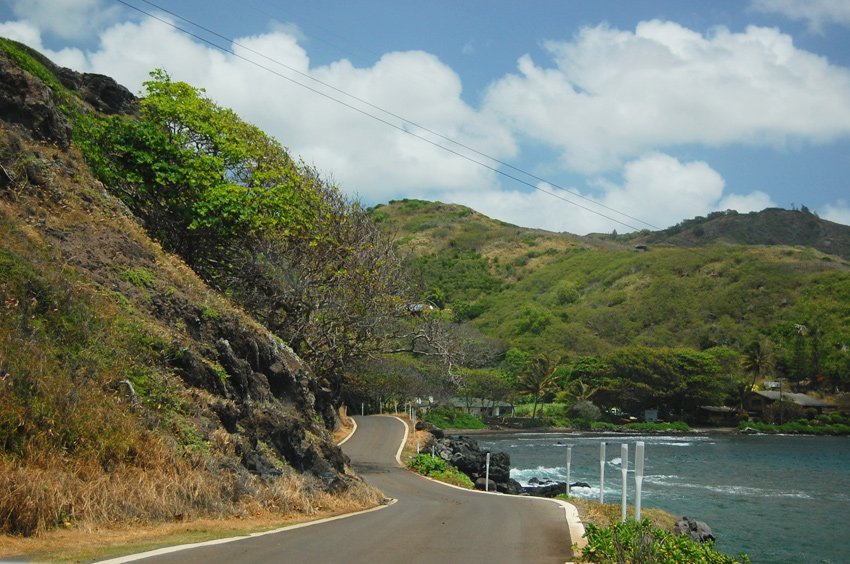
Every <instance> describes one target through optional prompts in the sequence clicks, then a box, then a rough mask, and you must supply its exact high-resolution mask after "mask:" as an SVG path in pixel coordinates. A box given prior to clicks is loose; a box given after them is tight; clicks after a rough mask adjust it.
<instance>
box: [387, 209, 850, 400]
mask: <svg viewBox="0 0 850 564" xmlns="http://www.w3.org/2000/svg"><path fill="white" fill-rule="evenodd" d="M458 210H459V207H458V206H450V205H447V204H440V203H428V202H422V201H415V203H414V202H413V201H406V202H391V203H390V204H389V205H386V206H381V207H380V210H379V211H380V212H381V214H382V217H383V218H384V221H383V222H382V223H381V227H382V228H385V229H386V230H387V232H388V233H393V234H394V235H396V236H398V237H399V239H398V240H399V247H400V248H401V249H403V250H405V251H409V252H410V253H411V254H412V255H413V258H412V259H411V260H413V261H414V262H416V261H417V260H419V258H420V257H423V256H432V257H436V256H440V255H442V254H446V255H447V256H453V255H452V253H457V251H458V249H459V248H460V247H451V246H450V245H449V241H451V240H455V239H457V235H459V234H461V233H463V234H465V237H466V241H467V243H465V246H464V247H463V248H466V249H474V250H473V251H471V252H473V253H475V260H476V261H479V262H480V263H481V266H480V268H479V270H478V272H479V273H481V274H482V275H483V274H484V270H485V269H484V267H483V264H484V260H485V259H486V260H487V261H488V272H489V275H490V276H493V277H495V278H496V279H497V280H499V281H500V282H501V286H499V287H498V289H491V290H481V289H480V288H483V286H480V287H479V290H476V291H475V292H474V295H472V294H471V295H470V296H467V297H462V296H461V297H459V296H458V295H455V293H456V292H455V291H454V290H453V286H451V285H444V284H443V283H442V280H444V279H445V276H446V274H445V273H443V272H441V271H440V268H442V266H443V265H442V263H440V262H439V261H437V260H435V259H433V258H432V259H428V260H429V261H430V262H428V265H429V269H430V270H429V271H427V272H426V271H424V270H422V271H420V274H421V278H422V281H423V282H424V283H425V288H424V289H423V294H425V295H427V294H428V293H429V292H431V291H434V290H435V289H438V290H440V292H439V293H440V294H441V296H442V300H443V303H444V304H445V305H446V306H447V307H454V302H455V301H456V300H460V301H464V302H467V303H476V304H480V305H482V306H483V307H482V308H481V311H480V312H476V314H477V315H475V316H474V317H473V316H460V317H458V319H461V318H463V319H464V320H468V321H469V322H470V323H472V324H473V325H475V326H476V327H478V328H479V329H481V331H482V332H483V333H485V334H486V335H489V336H492V337H495V338H498V339H499V340H501V341H502V342H503V343H505V345H506V346H507V347H508V348H509V349H510V348H516V349H521V350H524V351H528V352H529V353H530V354H535V353H538V352H544V353H546V354H548V355H551V356H553V357H557V356H564V355H573V356H579V357H590V358H599V359H601V358H603V357H605V355H607V354H609V353H611V352H612V351H615V350H617V349H620V348H623V347H633V346H646V347H649V348H659V347H666V348H669V349H691V350H694V351H705V352H707V351H709V350H711V349H717V350H718V351H719V350H722V349H725V351H726V352H724V353H723V354H722V355H721V357H718V358H716V360H717V362H718V364H720V365H721V368H720V370H721V378H722V379H728V380H734V381H735V383H736V390H733V391H731V392H730V394H731V396H730V397H729V398H728V399H729V402H730V403H739V402H740V399H741V397H742V395H743V393H744V391H745V390H744V388H743V384H744V382H746V381H747V380H746V379H745V378H746V377H745V376H744V372H745V370H744V368H742V367H741V366H740V365H739V364H738V363H737V362H735V361H734V358H733V356H734V355H740V356H747V349H748V347H749V346H750V344H751V343H753V342H761V343H764V344H766V345H767V349H769V350H767V349H766V350H765V353H767V354H765V355H764V359H763V360H764V362H762V360H759V361H758V362H759V363H760V364H757V365H756V366H757V370H753V368H754V367H753V365H752V364H751V363H749V364H747V365H746V368H747V376H748V378H749V383H750V384H751V385H752V384H753V383H758V381H759V380H761V379H764V378H766V377H770V376H781V377H783V378H790V377H793V378H794V379H795V380H799V381H800V382H801V383H803V385H805V386H808V387H811V388H820V389H824V390H825V389H834V388H835V387H838V388H839V389H840V388H848V386H850V376H847V375H848V374H850V369H848V368H850V352H849V351H850V332H848V330H847V327H848V326H850V324H849V323H848V321H850V309H848V304H850V265H848V263H847V262H846V261H845V260H842V259H841V258H838V257H836V256H834V255H833V256H828V255H824V254H821V253H819V252H816V251H813V250H811V249H805V248H792V247H783V246H778V245H770V246H759V247H756V246H740V245H738V246H736V245H719V244H713V243H712V241H716V240H717V238H716V237H717V235H718V234H717V233H714V232H712V231H711V229H709V226H708V224H709V223H711V222H712V221H715V220H720V219H725V218H727V216H728V215H729V214H720V215H716V216H712V217H710V218H708V220H706V221H707V223H705V237H703V238H702V241H704V242H705V246H703V247H701V248H700V250H699V252H694V251H693V250H692V249H688V248H682V247H676V246H661V245H659V246H651V247H650V248H649V250H648V251H647V252H642V253H637V252H634V250H633V243H630V244H629V245H627V246H626V245H624V246H619V245H618V243H616V242H613V241H611V240H610V238H608V239H607V240H605V241H604V242H600V241H598V240H597V239H594V238H589V239H582V240H581V241H578V240H577V238H576V237H573V236H571V235H566V234H554V233H551V234H546V233H542V232H539V231H534V230H524V229H521V228H516V227H512V226H506V225H503V224H499V223H498V222H494V221H492V220H490V219H488V218H486V217H483V216H481V215H480V214H476V213H472V214H467V215H465V216H463V217H460V214H457V213H456V212H457V211H458ZM768 211H769V212H771V213H769V214H768V213H766V212H765V214H739V215H738V216H737V217H735V218H734V219H736V221H737V222H738V226H737V227H736V229H737V230H738V232H739V233H741V234H745V232H746V230H747V229H748V228H749V227H748V225H750V224H752V226H755V228H756V229H759V230H763V231H762V233H761V235H764V239H768V238H771V237H772V238H774V239H776V240H779V241H782V240H783V239H788V240H789V241H793V242H794V244H797V243H799V240H797V239H794V237H796V236H797V235H798V234H795V233H794V232H793V231H794V230H793V229H786V228H785V227H783V224H782V221H784V219H783V218H785V219H788V221H791V222H796V221H798V220H799V221H802V222H803V223H806V224H807V225H808V224H809V223H812V222H814V223H813V225H814V226H815V227H817V228H818V229H820V230H821V231H822V232H824V233H825V232H827V231H828V232H830V234H831V235H830V237H829V239H830V240H845V238H847V237H848V230H847V228H844V227H842V226H838V225H835V224H829V223H828V222H822V221H820V220H818V219H817V218H816V217H814V216H812V215H811V214H805V213H802V212H798V213H794V212H784V211H783V210H768ZM762 216H764V217H765V218H767V216H770V218H768V219H769V221H767V222H766V223H760V222H761V221H762V220H761V217H762ZM771 218H772V219H771ZM738 220H740V221H738ZM473 223H477V224H478V226H479V227H477V228H473V227H472V224H473ZM426 224H427V225H430V227H427V228H422V229H419V230H418V231H416V233H415V236H414V237H409V235H410V234H411V233H412V231H411V230H412V228H413V227H414V226H424V225H426ZM807 229H808V228H807ZM809 231H810V230H809ZM809 231H806V232H807V233H808V232H809ZM713 233H714V234H713ZM718 233H720V235H723V234H724V232H718ZM441 234H446V235H445V237H442V236H441ZM761 235H760V237H761ZM474 236H477V237H478V239H473V237H474ZM640 236H642V235H640V234H637V235H633V236H629V240H631V239H634V238H635V237H640ZM526 239H528V240H530V241H531V242H532V244H533V245H534V248H533V251H534V252H535V253H536V254H535V257H534V258H530V259H529V260H527V261H521V262H524V266H520V264H519V262H518V261H517V259H518V258H521V257H525V256H526V254H527V253H528V252H529V249H528V247H529V245H528V244H526V243H525V240H526ZM617 240H618V241H621V240H622V241H625V239H624V238H623V237H618V238H617ZM744 242H745V241H744ZM831 248H832V249H833V252H834V251H836V250H838V247H837V246H835V244H833V245H832V246H831ZM549 250H556V251H557V252H553V253H550V252H548V251H549ZM827 252H829V251H827ZM451 268H454V266H452V267H451ZM460 282H461V283H463V281H462V280H461V281H460ZM457 293H462V291H460V290H459V291H458V292H457ZM693 296H698V297H699V298H698V299H693ZM464 307H465V306H463V305H462V306H461V307H460V308H459V309H460V310H461V311H463V308H464ZM798 325H800V326H805V327H806V328H807V329H808V333H806V334H805V335H802V336H801V335H799V334H797V333H795V331H794V329H795V327H796V326H798ZM728 352H731V353H732V354H727V353H728ZM771 357H772V361H771ZM720 399H721V401H722V400H723V399H724V398H720Z"/></svg>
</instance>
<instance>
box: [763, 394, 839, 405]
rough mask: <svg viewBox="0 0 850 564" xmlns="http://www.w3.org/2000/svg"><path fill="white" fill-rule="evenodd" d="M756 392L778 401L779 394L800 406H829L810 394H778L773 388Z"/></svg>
mask: <svg viewBox="0 0 850 564" xmlns="http://www.w3.org/2000/svg"><path fill="white" fill-rule="evenodd" d="M755 393H756V394H758V395H760V396H762V397H764V398H767V399H769V400H771V401H779V398H780V395H781V396H782V399H783V400H790V401H793V402H794V403H796V404H797V405H799V406H802V407H829V406H830V404H828V403H827V402H825V401H823V400H819V399H818V398H813V397H812V396H807V395H806V394H793V393H791V392H782V393H781V394H780V392H779V391H773V390H760V391H757V392H755Z"/></svg>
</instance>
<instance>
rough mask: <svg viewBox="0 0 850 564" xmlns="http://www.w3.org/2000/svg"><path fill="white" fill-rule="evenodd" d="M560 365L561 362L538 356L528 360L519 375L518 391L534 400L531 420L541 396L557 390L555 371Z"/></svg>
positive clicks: (535, 413)
mask: <svg viewBox="0 0 850 564" xmlns="http://www.w3.org/2000/svg"><path fill="white" fill-rule="evenodd" d="M561 364H562V362H561V360H557V361H553V360H551V359H550V358H549V357H547V356H546V355H543V354H540V355H537V356H535V357H533V358H532V359H530V360H529V361H528V363H526V365H525V367H524V369H523V371H522V373H521V374H520V377H519V389H520V391H521V392H523V393H525V394H528V395H530V396H531V397H533V398H534V407H533V408H532V411H531V418H532V419H534V418H536V417H537V405H538V404H539V403H540V400H541V399H542V398H543V396H544V395H545V394H547V393H549V392H553V391H555V390H556V389H558V382H557V379H556V371H557V369H558V368H559V367H560V366H561Z"/></svg>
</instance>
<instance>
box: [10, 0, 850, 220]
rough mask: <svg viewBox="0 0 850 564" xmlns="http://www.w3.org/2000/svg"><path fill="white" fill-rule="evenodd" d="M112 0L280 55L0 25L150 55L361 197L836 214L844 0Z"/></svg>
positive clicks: (847, 83) (114, 30) (181, 39)
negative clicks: (775, 209) (796, 209)
mask: <svg viewBox="0 0 850 564" xmlns="http://www.w3.org/2000/svg"><path fill="white" fill-rule="evenodd" d="M125 2H126V4H129V5H130V6H135V7H137V8H139V9H141V10H144V11H146V12H149V13H151V14H156V15H157V17H159V18H161V19H165V20H168V21H171V22H173V23H175V24H177V25H179V26H182V27H185V28H187V29H190V30H192V31H193V32H194V33H196V34H198V35H201V36H203V37H205V38H207V39H209V40H210V41H212V42H214V43H216V44H218V45H222V46H224V47H226V48H227V49H228V50H232V51H235V52H236V53H238V54H239V55H241V56H242V57H244V58H246V59H251V60H253V61H256V62H258V63H259V64H261V65H263V66H265V67H268V68H272V69H274V71H275V73H277V74H275V73H271V72H268V71H267V70H264V69H261V68H259V67H258V66H255V65H252V64H251V63H248V62H246V61H245V60H244V59H242V58H239V57H235V56H233V55H232V54H229V53H224V52H222V51H219V50H216V49H215V48H214V47H212V46H211V45H209V44H207V43H203V42H201V41H198V40H197V39H195V38H192V37H190V36H188V35H185V34H183V33H181V32H180V31H178V30H176V29H175V28H174V27H171V26H169V25H167V24H164V23H162V22H161V21H157V20H155V19H152V18H150V17H148V16H146V15H144V14H142V13H140V12H139V11H137V10H133V9H132V8H130V7H128V6H126V5H124V4H123V3H121V2H118V1H116V0H0V35H3V36H6V37H11V38H13V39H17V40H19V41H22V42H25V43H27V44H29V45H31V46H33V47H35V48H37V49H39V50H41V51H42V52H44V53H45V54H47V55H48V56H49V57H51V58H52V59H53V60H54V61H56V62H58V63H59V64H62V65H64V66H68V67H70V68H74V69H76V70H79V71H85V72H97V73H103V74H108V75H110V76H113V77H115V78H116V79H117V80H118V81H119V82H121V83H122V84H125V85H126V86H128V87H129V88H130V89H131V90H133V91H134V92H140V91H141V89H142V82H143V81H144V80H145V79H146V78H147V74H148V72H150V71H151V70H153V69H154V68H157V67H159V68H164V69H166V70H167V71H168V72H169V73H170V74H171V75H172V77H173V78H174V79H177V80H185V81H187V82H189V83H191V84H193V85H196V86H202V87H204V88H206V90H207V93H208V95H209V96H210V97H212V98H213V99H215V100H216V101H218V102H219V103H221V104H223V105H226V106H230V107H232V108H234V109H235V110H236V111H237V112H238V113H239V114H240V115H242V116H243V117H244V118H246V119H247V120H249V121H251V122H253V123H255V124H257V125H259V126H260V127H262V128H263V129H265V130H266V131H268V132H269V133H271V134H273V135H275V136H276V137H277V138H278V139H279V140H280V141H281V142H282V143H283V144H284V145H285V146H287V147H289V148H290V150H291V151H292V152H293V153H294V154H295V155H298V156H300V157H301V158H302V159H303V160H304V161H305V162H307V163H308V164H311V165H314V166H316V167H317V168H318V169H319V170H320V171H321V172H322V173H323V174H324V175H325V176H326V177H328V178H330V179H332V180H333V181H335V182H336V183H337V184H338V185H339V186H340V187H341V189H343V190H344V191H345V192H347V193H349V194H351V195H352V196H353V197H357V198H359V199H360V200H362V201H363V202H364V203H366V204H369V205H371V204H376V203H381V202H386V201H388V200H390V199H399V198H414V197H419V198H425V199H429V200H440V201H444V202H456V203H462V204H465V205H469V206H471V207H473V208H475V209H478V210H480V211H482V212H483V213H486V214H488V215H490V216H493V217H496V218H499V219H502V220H505V221H509V222H512V223H516V224H519V225H523V226H529V227H541V228H544V229H550V230H554V231H567V232H571V233H577V234H585V233H588V232H610V231H612V230H615V229H616V230H617V231H618V232H621V233H622V232H626V231H630V230H632V229H635V228H638V229H640V228H646V227H649V228H664V227H667V226H670V225H673V224H676V223H678V222H679V221H682V220H683V219H688V218H691V217H694V216H696V215H705V214H707V213H710V212H712V211H716V210H725V209H737V210H738V211H740V212H748V211H753V210H759V209H763V208H765V207H773V206H775V207H784V208H791V207H792V206H794V207H800V206H802V205H805V206H807V207H808V208H809V209H811V210H813V211H815V212H817V213H818V214H819V215H821V217H824V218H826V219H830V220H832V221H836V222H840V223H844V224H850V186H848V178H850V1H842V0H751V1H743V0H742V1H720V0H712V1H704V2H698V1H692V2H682V1H678V0H671V1H660V0H659V1H646V2H637V1H625V0H623V1H616V2H615V1H603V0H592V1H579V0H571V1H567V0H560V1H547V0H538V1H533V2H519V1H515V2H508V1H499V0H495V1H486V2H485V1H479V0H468V1H457V0H455V1H432V2H405V1H389V0H387V1H366V0H364V1H345V2H343V1H336V2H329V1H322V0H312V1H310V2H302V1H299V2H270V1H261V0H241V1H236V0H202V1H199V0H181V1H169V0H152V2H151V3H148V2H145V1H144V0H125ZM155 6H159V7H161V8H165V9H166V10H169V11H171V12H174V13H175V14H178V15H179V16H183V17H185V18H186V19H188V20H190V21H192V22H194V23H196V24H199V25H201V26H203V27H206V28H208V29H209V30H212V31H214V32H215V33H217V34H219V35H221V36H224V37H227V38H229V39H233V40H235V43H229V42H228V41H225V40H222V39H221V38H219V37H216V36H215V35H210V34H209V33H208V32H206V31H203V30H201V29H199V28H192V27H191V25H189V24H187V23H186V22H185V21H181V20H180V19H178V18H177V17H175V16H173V15H169V14H166V13H163V12H162V11H160V10H159V9H157V7H155ZM263 57H267V58H263ZM270 60H271V61H270ZM278 62H279V63H283V64H284V65H285V66H278V65H277V63H278ZM292 69H294V70H295V71H297V72H294V71H293V70H292ZM279 75H284V76H287V77H290V78H291V79H293V80H296V81H298V82H302V83H306V84H309V85H310V87H311V88H313V89H315V90H320V91H322V92H324V93H325V94H326V95H327V96H331V97H333V98H337V99H340V100H343V101H345V103H346V104H348V105H350V106H355V107H356V108H358V109H359V110H360V111H357V110H352V109H351V108H349V107H346V106H345V105H342V104H340V103H337V102H334V101H332V100H329V99H328V98H327V97H323V96H321V95H319V94H316V93H315V92H313V91H311V90H308V89H305V88H303V87H300V86H298V85H296V84H294V83H293V82H291V81H289V80H286V79H285V78H282V77H281V76H279ZM305 75H309V76H312V77H314V78H316V79H318V80H320V81H321V83H319V82H310V80H309V79H307V78H305ZM322 83H324V84H322ZM326 85H328V86H326ZM329 86H330V87H332V88H329ZM348 95H351V96H354V97H356V98H352V97H347V96H348ZM366 102H368V104H366ZM382 110H386V111H388V112H391V113H384V112H383V111H382ZM364 114H371V115H373V116H375V117H379V118H380V119H381V120H383V121H386V122H389V123H391V124H392V126H389V125H386V124H385V123H382V122H381V121H377V120H375V119H372V118H370V117H368V116H366V115H364ZM393 126H394V127H393ZM420 126H421V127H420ZM423 128H424V129H423ZM405 131H407V132H411V133H414V134H415V135H416V136H411V135H408V134H406V133H405ZM436 134H439V135H436ZM419 137H422V138H425V139H427V141H423V140H422V139H420V138H419ZM446 138H448V139H451V140H452V141H458V142H460V143H461V144H462V145H455V144H452V143H451V142H450V141H447V140H446ZM436 145H443V146H448V147H450V148H451V149H452V151H453V152H447V151H444V150H442V149H440V148H438V147H437V146H436ZM455 153H461V154H462V155H464V156H465V157H466V158H462V157H459V156H458V155H457V154H455ZM472 161H479V162H482V163H484V164H485V165H486V166H480V165H479V164H475V163H473V162H472ZM508 165H510V166H508ZM525 173H530V175H527V174H525ZM517 179H518V180H517Z"/></svg>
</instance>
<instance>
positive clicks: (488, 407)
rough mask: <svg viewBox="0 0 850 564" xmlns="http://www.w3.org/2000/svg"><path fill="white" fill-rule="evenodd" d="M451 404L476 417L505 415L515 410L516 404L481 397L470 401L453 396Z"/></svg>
mask: <svg viewBox="0 0 850 564" xmlns="http://www.w3.org/2000/svg"><path fill="white" fill-rule="evenodd" d="M450 404H451V406H452V407H456V408H457V409H462V410H464V411H466V412H467V413H469V414H470V415H474V416H475V417H505V416H507V415H511V414H512V413H513V412H514V406H513V405H511V404H509V403H506V402H503V401H495V402H494V401H491V400H487V399H481V398H471V399H470V400H469V402H467V400H465V399H464V398H452V399H451V401H450Z"/></svg>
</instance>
